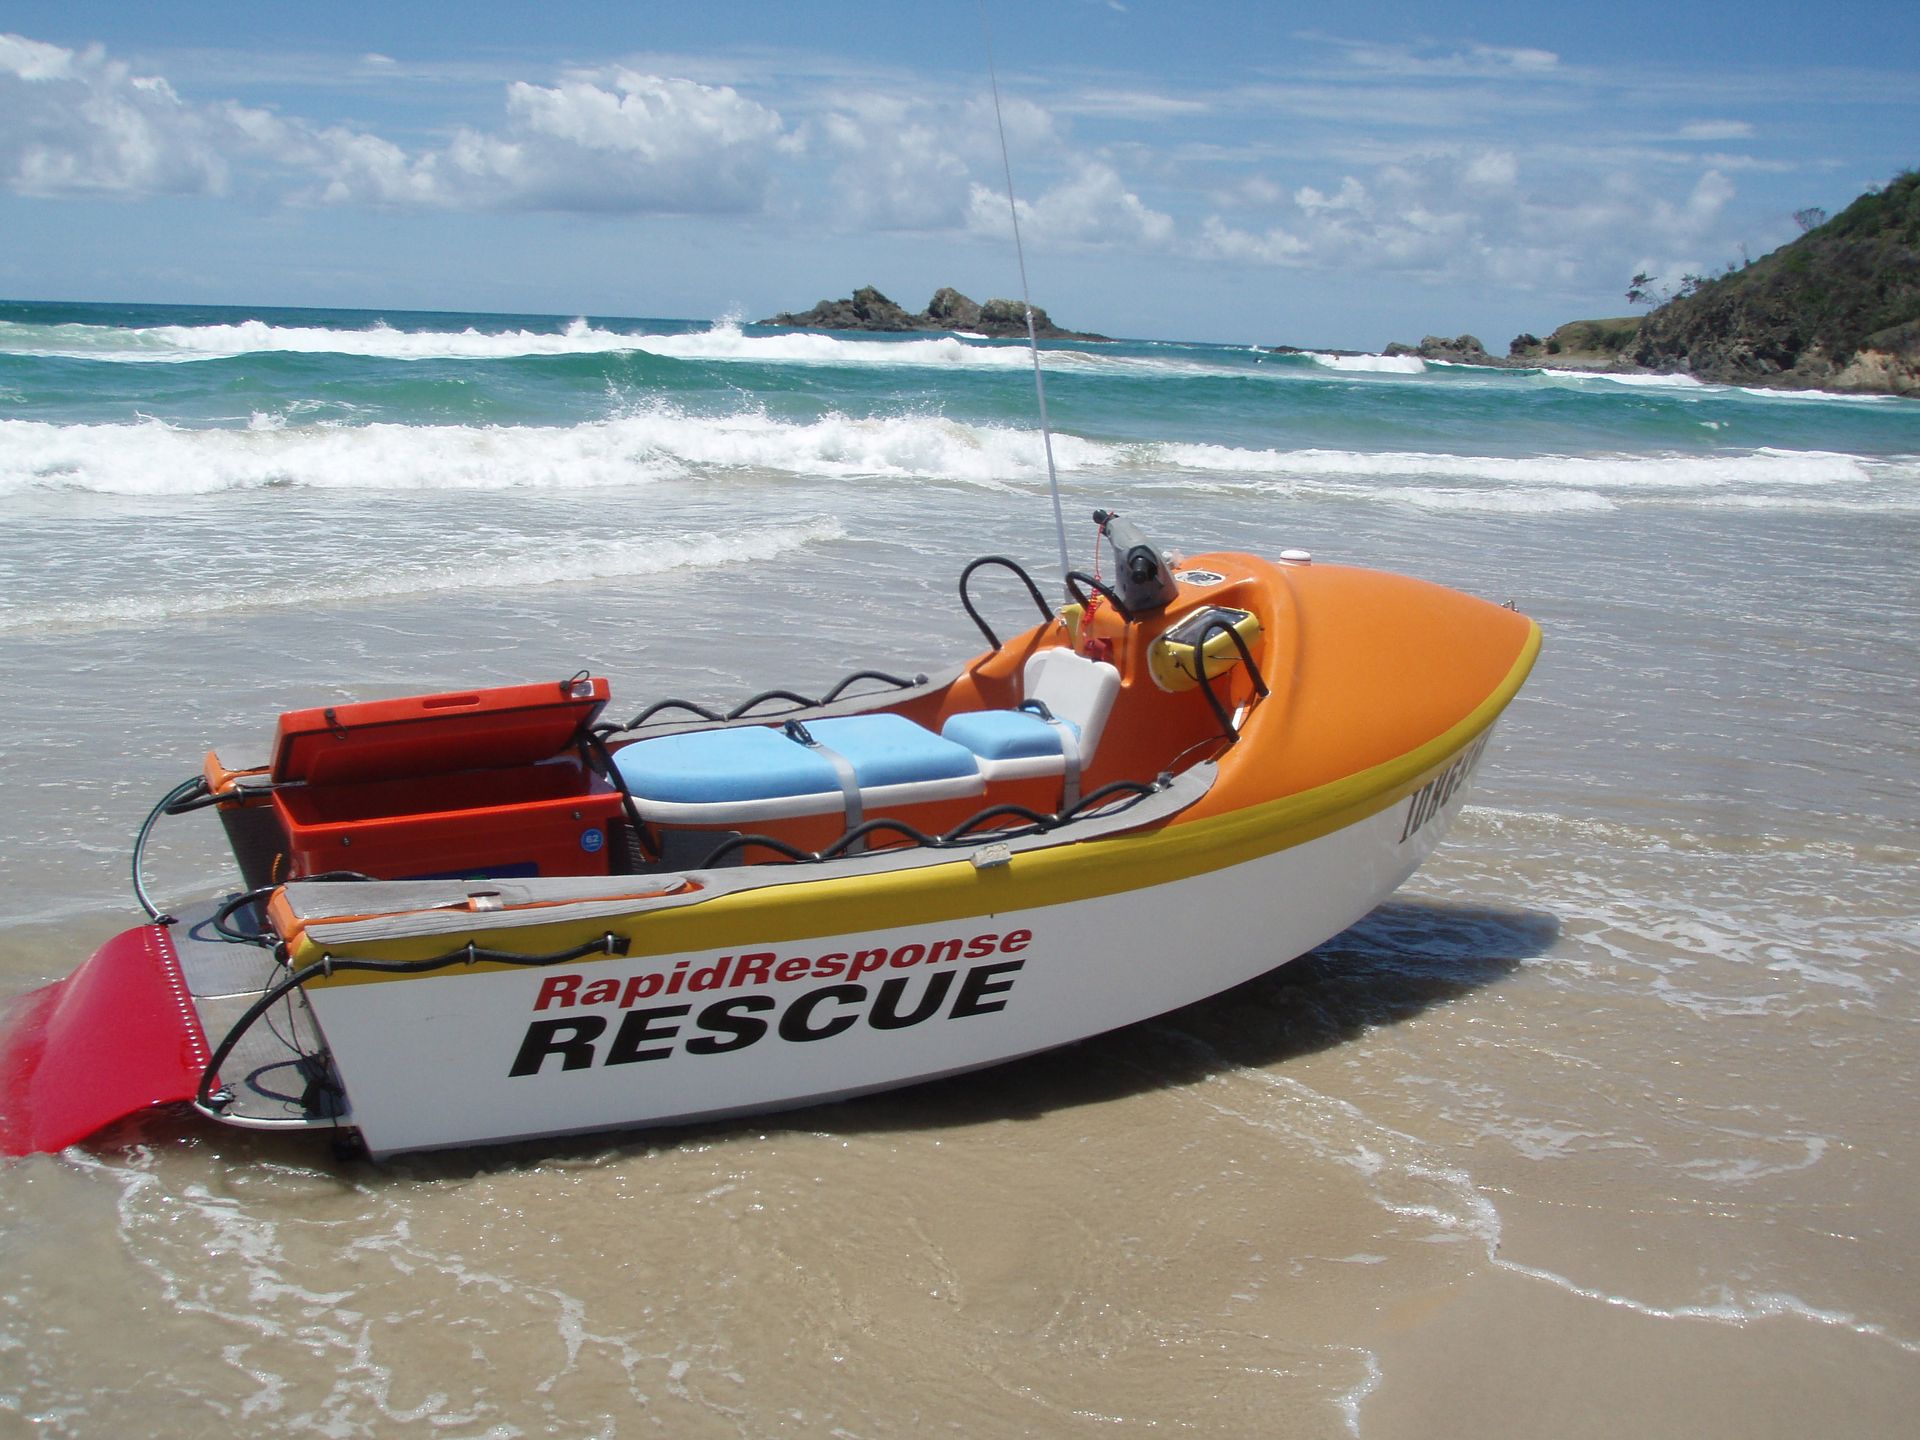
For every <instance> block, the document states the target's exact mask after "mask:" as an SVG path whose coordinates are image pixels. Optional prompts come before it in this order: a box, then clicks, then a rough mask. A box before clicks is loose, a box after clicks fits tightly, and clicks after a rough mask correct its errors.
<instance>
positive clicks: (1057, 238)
mask: <svg viewBox="0 0 1920 1440" xmlns="http://www.w3.org/2000/svg"><path fill="white" fill-rule="evenodd" d="M1018 203H1019V209H1020V233H1021V235H1022V237H1024V238H1025V239H1027V240H1028V241H1030V242H1031V243H1033V244H1037V245H1123V246H1131V247H1135V248H1138V249H1144V250H1163V249H1166V248H1167V247H1168V246H1170V245H1171V244H1172V242H1173V239H1174V222H1173V217H1172V216H1170V215H1165V214H1162V213H1161V212H1160V211H1158V210H1154V209H1152V208H1150V207H1149V206H1148V205H1147V204H1146V203H1145V202H1143V201H1142V200H1141V199H1140V197H1139V196H1138V195H1136V194H1135V193H1134V192H1133V191H1131V190H1129V189H1128V188H1127V187H1126V184H1125V182H1124V181H1122V180H1121V178H1120V175H1119V173H1118V172H1117V171H1115V170H1114V168H1113V167H1112V166H1111V165H1108V164H1106V163H1104V162H1102V161H1097V160H1095V161H1086V162H1083V163H1082V164H1081V165H1080V167H1079V168H1078V169H1077V170H1076V171H1075V172H1074V174H1072V175H1071V176H1069V177H1068V178H1067V179H1066V180H1064V181H1062V182H1061V183H1059V184H1058V185H1055V186H1053V187H1052V188H1050V189H1048V190H1046V191H1044V192H1042V193H1041V194H1040V195H1039V196H1038V197H1036V198H1035V199H1033V200H1031V201H1028V200H1021V201H1019V202H1018ZM967 223H968V228H969V229H971V230H972V231H974V232H975V233H976V234H981V235H990V236H993V237H995V238H999V237H1001V236H1004V235H1006V234H1007V232H1008V229H1009V225H1008V220H1007V202H1006V196H1005V194H1003V193H1002V192H1000V191H997V190H993V189H990V188H988V187H987V186H985V185H980V184H975V185H974V186H973V188H972V193H971V196H970V203H969V214H968V221H967Z"/></svg>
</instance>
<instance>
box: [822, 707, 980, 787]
mask: <svg viewBox="0 0 1920 1440" xmlns="http://www.w3.org/2000/svg"><path fill="white" fill-rule="evenodd" d="M807 729H808V730H809V731H810V732H811V733H812V735H813V738H814V739H816V740H818V741H819V742H820V743H821V744H822V745H825V746H827V747H828V748H830V749H832V750H833V751H835V752H836V753H838V754H840V755H843V756H845V757H846V760H847V763H848V764H850V765H852V766H853V773H854V774H855V776H857V777H858V778H859V781H860V785H861V788H862V789H865V788H867V787H870V786H879V785H910V784H912V783H913V782H915V781H918V780H957V779H960V778H962V777H964V776H968V775H975V774H978V773H979V770H980V767H979V766H978V765H977V764H975V763H974V759H973V752H972V751H971V750H969V749H968V748H967V747H966V746H964V745H956V744H955V743H954V742H953V741H952V740H943V739H941V738H940V737H939V736H938V735H936V734H934V733H933V732H932V731H931V730H929V729H927V728H926V727H925V726H923V725H916V724H914V723H913V721H911V720H908V719H906V718H905V717H904V716H900V715H843V716H840V717H839V718H838V719H834V720H815V721H813V722H812V723H811V724H809V725H808V726H807Z"/></svg>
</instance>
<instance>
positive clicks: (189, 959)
mask: <svg viewBox="0 0 1920 1440" xmlns="http://www.w3.org/2000/svg"><path fill="white" fill-rule="evenodd" d="M1095 518H1096V521H1097V522H1098V524H1099V526H1100V529H1101V532H1102V534H1103V536H1104V537H1105V543H1106V545H1107V547H1108V548H1109V550H1110V552H1111V555H1112V559H1113V562H1114V572H1113V578H1112V580H1111V581H1110V582H1109V581H1104V580H1102V579H1100V578H1099V577H1098V576H1096V575H1090V574H1086V573H1084V572H1079V571H1074V572H1070V573H1069V574H1067V576H1066V577H1065V583H1066V587H1067V598H1068V602H1069V603H1067V604H1066V605H1065V606H1064V607H1063V608H1061V609H1059V610H1058V611H1056V610H1054V609H1053V608H1052V607H1051V606H1049V604H1048V602H1047V600H1046V599H1045V597H1044V596H1043V595H1042V593H1041V590H1040V588H1039V586H1038V585H1037V584H1036V583H1035V582H1034V580H1033V579H1032V578H1031V577H1030V576H1029V575H1028V574H1027V573H1026V571H1024V570H1023V569H1021V567H1020V566H1019V565H1018V564H1017V563H1015V562H1014V561H1012V560H1010V559H1007V558H1005V557H1000V556H987V557H983V558H982V559H979V560H976V561H974V562H973V564H971V565H969V566H968V567H967V568H966V571H965V572H964V573H963V574H962V576H961V581H960V598H961V603H962V604H963V606H964V607H965V609H966V611H967V613H968V614H969V615H970V616H971V617H972V618H973V620H974V622H975V623H976V624H977V625H978V626H979V628H980V630H981V632H982V634H983V636H984V638H985V641H986V649H985V650H984V651H983V652H982V653H980V654H978V655H977V656H975V657H974V658H973V659H971V660H969V661H967V662H966V663H965V664H963V665H960V666H958V667H957V668H955V669H953V670H951V671H949V672H948V673H945V674H943V675H939V676H934V677H929V676H925V675H916V676H912V677H901V676H894V675H888V674H884V673H881V672H878V671H862V672H859V673H857V674H855V675H852V676H849V677H848V679H847V680H845V681H843V682H842V683H841V684H840V685H838V686H836V687H835V688H834V689H833V690H832V691H831V692H830V693H828V694H826V695H824V696H822V697H819V698H812V697H808V696H804V695H800V694H798V693H795V692H793V691H789V690H775V691H769V692H767V693H765V694H762V695H758V696H754V697H753V698H751V699H749V700H746V701H744V702H742V703H740V704H738V705H735V706H733V707H731V708H729V709H725V710H718V709H712V708H708V707H706V706H704V705H699V704H694V703H690V702H686V701H678V700H667V701H662V702H660V703H658V704H655V705H652V706H650V707H648V708H647V709H645V710H643V711H641V712H640V713H639V714H637V715H635V716H633V717H632V718H631V719H629V720H625V721H618V720H609V719H608V718H607V708H608V705H609V701H610V698H611V697H610V692H609V686H608V683H607V681H606V680H605V679H604V678H602V677H599V676H594V675H589V674H584V673H583V674H579V675H574V676H570V677H568V678H566V679H563V680H556V681H551V682H546V683H541V684H530V685H519V686H508V687H501V688H493V689H482V690H474V691H467V692H463V693H450V694H435V695H423V696H414V697H409V698H404V699H397V700H382V701H374V702H362V703H352V704H348V703H340V704H334V705H323V706H319V707H316V708H312V709H304V710H297V711H291V712H288V713H286V714H283V715H281V716H280V717H279V720H278V723H277V725H276V727H275V731H274V735H273V739H272V749H271V754H270V759H269V760H268V762H267V763H265V764H262V765H257V766H253V767H250V768H240V769H234V768H229V767H228V766H227V765H226V764H225V763H223V762H222V761H221V759H220V758H219V757H218V756H217V755H214V754H209V755H208V756H207V758H206V761H205V764H204V767H203V771H202V773H201V774H199V775H197V776H195V777H194V778H193V779H191V780H189V781H187V782H184V783H183V784H182V785H181V786H179V787H178V788H177V789H176V790H175V791H174V792H173V793H171V794H170V795H169V796H168V797H167V798H166V800H164V801H163V802H162V803H161V805H160V806H159V807H157V808H156V810H155V812H154V814H153V815H152V816H150V817H149V818H148V822H147V824H146V825H145V826H143V827H142V829H141V832H140V835H139V838H138V840H137V841H136V845H135V859H134V876H135V891H136V896H137V898H138V899H139V900H140V903H141V904H142V906H143V907H145V909H146V910H147V912H148V914H149V916H150V917H151V918H150V920H149V922H148V923H145V924H142V925H140V926H138V927H137V928H135V929H132V930H129V931H127V932H126V933H124V934H122V935H121V936H119V937H118V938H116V939H114V940H112V941H110V942H109V943H107V944H106V945H105V946H103V947H102V948H101V949H100V950H99V951H98V952H97V953H95V954H94V955H93V957H92V958H91V959H90V960H88V961H87V962H86V963H85V964H84V965H82V966H81V967H80V968H79V970H77V971H76V972H75V973H74V974H73V975H72V976H70V977H69V978H67V979H66V980H63V981H59V982H57V983H55V984H51V985H48V986H46V987H44V988H43V989H40V990H38V991H35V992H33V993H31V994H29V995H26V996H24V997H22V998H21V999H19V1000H18V1001H16V1002H15V1004H14V1006H13V1007H12V1010H11V1013H10V1015H9V1018H8V1023H7V1025H6V1028H5V1030H4V1033H0V1149H4V1150H5V1152H6V1153H9V1154H24V1153H29V1152H37V1151H50V1150H57V1149H60V1148H62V1147H64V1146H67V1145H70V1144H74V1143H77V1142H79V1141H82V1140H85V1139H87V1138H88V1137H90V1136H94V1135H95V1134H96V1133H97V1132H99V1131H101V1130H102V1129H103V1128H104V1127H106V1126H109V1125H111V1124H112V1123H113V1122H115V1121H117V1120H120V1119H122V1118H124V1117H126V1116H129V1115H132V1114H135V1113H137V1112H141V1111H144V1110H146V1109H148V1108H149V1107H153V1106H190V1107H192V1108H193V1109H194V1110H197V1111H198V1112H200V1114H202V1115H204V1116H206V1117H208V1118H209V1119H212V1120H216V1121H220V1122H222V1123H225V1124H228V1125H235V1126H241V1127H249V1128H255V1129H273V1130H314V1131H321V1132H329V1133H332V1134H333V1135H334V1136H335V1137H336V1139H339V1140H344V1141H346V1142H348V1143H350V1144H354V1145H357V1146H360V1147H364V1149H365V1151H366V1152H368V1153H370V1154H371V1155H373V1156H374V1157H376V1158H377V1157H381V1156H385V1155H388V1154H391V1153H394V1152H400V1151H411V1150H423V1149H433V1148H440V1147H448V1146H464V1145H472V1144H480V1143H489V1142H499V1141H507V1140H513V1139H520V1138H525V1137H536V1136H549V1135H559V1134H567V1133H574V1132H585V1131H600V1130H616V1129H626V1128H633V1127H642V1126H653V1125H666V1124H674V1123H680V1122H687V1121H695V1120H705V1119H711V1118H715V1117H722V1116H728V1115H737V1114H743V1113H750V1112H754V1111H764V1110H771V1109H778V1108H786V1107H793V1106H800V1105H806V1104H811V1103H814V1102H819V1101H827V1100H833V1099H839V1098H843V1097H847V1096H853V1095H858V1094H861V1093H863V1092H869V1091H875V1090H881V1089H885V1088H888V1087H892V1086H899V1085H905V1084H910V1083H913V1082H916V1081H922V1080H927V1079H931V1078H934V1077H937V1076H944V1075H951V1074H955V1073H958V1072H963V1071H967V1070H973V1069H977V1068H980V1067H984V1066H989V1065H994V1064H998V1063H1000V1062H1003V1061H1007V1060H1010V1059H1013V1058H1015V1057H1018V1056H1022V1055H1027V1054H1031V1053H1033V1052H1036V1051H1041V1050H1045V1049H1048V1048H1050V1047H1054V1046H1059V1045H1065V1044H1068V1043H1070V1042H1073V1041H1076V1040H1080V1039H1083V1038H1085V1037H1088V1036H1092V1035H1096V1034H1100V1033H1102V1032H1105V1031H1109V1030H1114V1029H1117V1028H1119V1027H1122V1026H1125V1025H1129V1024H1132V1023H1135V1022H1137V1021H1141V1020H1145V1019H1147V1018H1149V1017H1152V1016H1155V1015H1159V1014H1162V1013H1165V1012H1166V1011H1169V1010H1172V1009H1175V1008H1177V1007H1179V1006H1181V1005H1185V1004H1187V1003H1189V1002H1192V1001H1195V1000H1198V999H1201V998H1203V997H1205V996H1208V995H1212V994H1215V993H1217V992H1220V991H1222V990H1225V989H1227V988H1229V987H1231V986H1234V985H1236V984H1239V983H1241V982H1243V981H1245V980H1248V979H1251V978H1253V977H1255V976H1258V975H1261V974H1263V973H1265V972H1267V971H1270V970H1273V969H1274V968H1276V967H1277V966H1279V965H1282V964H1284V963H1285V962H1286V961H1288V960H1290V959H1292V958H1294V957H1296V956H1298V955H1300V954H1302V953H1303V952H1305V951H1307V950H1310V949H1311V948H1312V947H1314V946H1315V945H1317V944H1319V943H1321V942H1322V941H1324V940H1326V939H1328V938H1329V937H1331V936H1333V935H1335V934H1337V933H1339V932H1340V931H1341V930H1343V929H1344V928H1346V927H1347V926H1349V925H1351V924H1352V923H1353V922H1354V921H1356V920H1357V919H1359V918H1360V917H1361V916H1363V915H1364V914H1366V913H1367V912H1368V911H1369V910H1370V909H1372V908H1373V907H1374V906H1375V905H1377V904H1378V903H1379V902H1380V901H1381V900H1382V899H1383V898H1385V897H1386V896H1387V895H1388V894H1389V893H1390V892H1392V891H1393V890H1394V889H1395V888H1396V887H1397V886H1399V885H1400V884H1401V882H1402V881H1404V880H1405V879H1406V878H1407V877H1408V876H1409V875H1410V874H1411V873H1412V872H1413V871H1414V869H1415V867H1417V866H1418V865H1419V864H1420V863H1421V861H1422V860H1423V859H1425V857H1426V856H1427V855H1428V854H1429V853H1430V852H1431V851H1432V849H1433V847H1434V846H1435V845H1436V844H1437V843H1438V842H1439V840H1440V838H1441V836H1442V835H1443V834H1444V833H1445V832H1446V830H1447V828H1448V826H1449V825H1450V824H1451V822H1452V821H1453V819H1454V818H1455V816H1456V815H1457V814H1458V813H1459V810H1460V807H1461V805H1462V803H1463V801H1464V798H1465V795H1466V793H1467V787H1468V782H1469V781H1470V780H1471V778H1472V777H1473V775H1474V772H1475V770H1476V768H1477V767H1478V765H1479V764H1480V762H1481V759H1482V757H1483V755H1484V753H1485V751H1486V747H1487V743H1488V740H1489V737H1490V736H1491V734H1492V732H1493V729H1494V725H1495V722H1496V721H1497V720H1498V719H1499V717H1500V715H1501V713H1502V711H1503V710H1504V709H1505V708H1506V706H1507V705H1508V703H1509V702H1510V701H1511V700H1512V699H1513V697H1514V695H1515V694H1516V693H1517V692H1518V690H1519V689H1520V686H1521V685H1522V683H1523V682H1524V681H1525V679H1526V676H1527V674H1528V671H1529V670H1530V668H1531V667H1532V665H1533V661H1534V657H1535V655H1536V653H1537V651H1538V648H1539V644H1540V632H1539V629H1538V627H1537V626H1536V625H1535V624H1534V623H1533V622H1532V621H1531V620H1529V619H1527V618H1526V617H1525V616H1523V615H1520V614H1518V613H1517V612H1516V611H1514V610H1513V609H1512V608H1511V607H1503V606H1500V605H1496V604H1493V603H1491V602H1488V601H1485V600H1481V599H1476V598H1473V597H1470V596H1467V595H1465V594H1462V593H1459V592H1457V591H1454V590H1450V589H1446V588H1443V587H1441V586H1438V585H1434V584H1431V583H1427V582H1424V581H1420V580H1415V579H1411V578H1406V577H1402V576H1397V575H1391V574H1384V573H1380V572H1375V571H1369V570H1363V569H1357V568H1351V567H1345V566H1339V565H1330V564H1325V563H1317V562H1315V561H1314V560H1313V559H1312V557H1310V556H1308V555H1306V554H1304V553H1302V552H1297V551H1289V552H1285V553H1284V554H1282V555H1281V556H1280V557H1278V558H1277V559H1273V560H1268V559H1262V558H1259V557H1256V556H1253V555H1247V554H1237V553H1218V554H1201V555H1193V556H1189V557H1187V558H1185V559H1184V560H1181V561H1178V562H1174V561H1170V560H1169V559H1168V558H1167V557H1166V556H1165V555H1163V554H1162V552H1161V551H1160V550H1158V549H1157V548H1156V547H1155V546H1153V545H1152V544H1150V543H1148V542H1147V541H1146V540H1145V539H1144V538H1143V537H1142V536H1141V534H1140V532H1139V531H1138V530H1137V529H1135V528H1134V527H1133V526H1132V525H1131V524H1129V523H1128V522H1127V521H1125V520H1122V519H1120V518H1119V517H1118V516H1114V515H1110V514H1107V513H1106V512H1096V515H1095ZM996 575H997V576H999V577H1000V578H999V580H998V581H997V582H996V584H997V592H996V597H995V599H996V603H999V604H1003V605H1004V604H1005V603H1006V602H1007V600H1008V598H1009V597H1011V598H1012V599H1013V600H1014V601H1015V602H1016V603H1022V604H1024V603H1025V599H1026V598H1030V599H1031V601H1032V602H1033V604H1034V605H1035V606H1036V607H1037V611H1038V620H1037V623H1034V624H1032V625H1030V626H1029V627H1028V628H1026V629H1025V630H1023V631H1022V632H1021V633H1018V634H1015V635H1012V636H1011V637H1010V638H1008V639H1006V640H1002V639H1001V638H1000V636H999V634H998V633H996V631H995V629H994V628H993V626H992V625H991V624H990V623H989V622H988V621H987V620H986V619H985V618H984V617H983V616H982V614H981V612H980V609H979V606H978V605H977V604H976V600H975V597H974V595H973V593H972V592H973V590H974V588H975V587H976V585H978V584H980V583H981V582H982V581H983V580H984V579H986V578H990V577H993V576H996ZM1020 587H1024V590H1025V591H1026V597H1021V596H1020V593H1019V589H1020ZM998 592H1004V593H998ZM195 810H212V811H214V812H216V814H217V815H218V816H219V818H220V820H221V821H222V822H223V823H224V825H225V827H226V831H227V835H228V838H229V840H230V842H231V846H232V849H233V851H234V855H235V858H236V862H237V866H238V869H239V871H240V876H241V880H242V882H243V883H242V887H241V888H239V889H237V890H235V891H234V892H233V893H231V894H228V895H224V896H222V897H220V898H219V899H217V900H212V901H207V902H204V903H202V904H199V905H196V906H193V907H187V908H182V909H180V910H179V911H178V912H177V913H174V914H164V913H160V912H159V910H158V908H157V907H156V906H154V905H153V904H152V902H151V901H150V900H149V899H148V897H147V895H146V893H145V887H144V885H143V883H142V881H141V879H140V876H141V873H142V866H141V859H140V855H141V851H142V850H143V848H144V846H145V843H146V840H147V837H148V835H149V833H150V832H151V830H152V828H153V826H154V824H155V823H156V821H157V820H159V819H160V818H162V817H163V816H168V815H177V814H183V813H186V812H189V811H195Z"/></svg>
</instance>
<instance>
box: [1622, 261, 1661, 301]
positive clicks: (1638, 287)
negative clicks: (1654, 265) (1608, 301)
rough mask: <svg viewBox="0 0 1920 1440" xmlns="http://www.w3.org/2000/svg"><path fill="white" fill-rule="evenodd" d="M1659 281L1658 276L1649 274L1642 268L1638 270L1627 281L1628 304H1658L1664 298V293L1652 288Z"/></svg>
mask: <svg viewBox="0 0 1920 1440" xmlns="http://www.w3.org/2000/svg"><path fill="white" fill-rule="evenodd" d="M1659 283H1660V280H1659V277H1658V276H1656V275H1649V274H1647V272H1646V271H1644V270H1641V271H1638V272H1637V273H1636V274H1635V275H1634V277H1633V279H1631V280H1629V281H1628V282H1627V303H1628V304H1629V305H1658V304H1659V303H1660V302H1661V301H1662V300H1664V299H1665V298H1666V296H1665V295H1663V294H1662V293H1661V292H1659V291H1657V290H1655V289H1654V288H1653V287H1654V286H1655V285H1658V284H1659Z"/></svg>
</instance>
